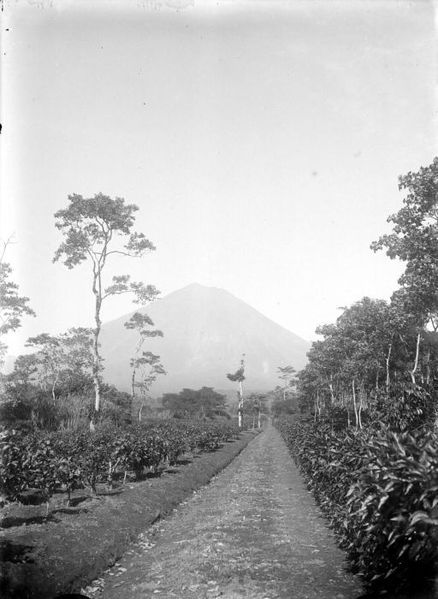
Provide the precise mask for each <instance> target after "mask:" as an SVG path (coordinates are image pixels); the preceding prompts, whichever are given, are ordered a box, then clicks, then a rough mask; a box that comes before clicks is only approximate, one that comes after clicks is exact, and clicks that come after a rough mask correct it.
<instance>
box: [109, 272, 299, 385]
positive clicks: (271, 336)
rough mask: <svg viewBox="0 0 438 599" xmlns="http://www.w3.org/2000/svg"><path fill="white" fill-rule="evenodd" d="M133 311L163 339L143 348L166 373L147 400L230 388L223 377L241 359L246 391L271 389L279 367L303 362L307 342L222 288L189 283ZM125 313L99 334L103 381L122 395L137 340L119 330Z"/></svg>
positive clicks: (276, 381)
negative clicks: (170, 393) (187, 390)
mask: <svg viewBox="0 0 438 599" xmlns="http://www.w3.org/2000/svg"><path fill="white" fill-rule="evenodd" d="M138 311H139V312H145V313H147V314H148V315H149V316H150V317H151V318H152V320H153V321H154V323H155V326H156V327H157V328H159V329H161V330H162V331H163V333H164V337H163V338H159V337H158V338H154V339H147V340H146V342H145V346H144V349H145V350H149V351H152V352H154V353H157V354H159V355H160V356H161V359H162V362H163V365H164V367H165V369H166V370H167V373H168V374H167V376H162V377H160V378H159V379H158V380H157V381H156V383H155V384H154V386H153V388H152V389H151V392H152V393H153V394H159V393H163V392H168V391H179V390H180V389H181V388H183V387H191V388H199V387H201V386H203V385H205V386H210V387H215V388H216V389H223V390H227V389H234V388H235V384H234V383H231V382H230V381H229V380H228V379H227V378H226V373H228V372H234V371H235V370H237V368H238V367H239V362H240V359H241V356H242V353H245V355H246V358H245V360H246V371H245V375H246V379H247V380H246V387H247V389H253V390H258V389H259V390H269V389H273V388H274V387H275V386H276V385H277V384H278V377H277V372H276V370H277V367H278V366H284V365H286V364H292V365H293V366H294V367H295V368H296V369H297V370H298V369H300V368H302V367H303V366H304V365H305V363H306V352H307V351H308V349H309V347H310V344H309V343H308V342H307V341H305V340H304V339H301V338H300V337H298V336H297V335H295V334H294V333H291V332H290V331H288V330H286V329H284V328H283V327H281V326H280V325H278V324H276V323H275V322H273V321H272V320H270V319H269V318H267V317H266V316H263V314H261V313H260V312H258V311H257V310H255V309H254V308H252V307H251V306H249V305H248V304H246V303H245V302H243V301H242V300H240V299H238V298H236V297H234V296H233V295H231V293H228V292H227V291H224V290H223V289H218V288H215V287H204V286H202V285H199V284H197V283H194V284H192V285H188V286H187V287H184V288H183V289H180V290H178V291H174V292H173V293H170V294H169V295H167V296H165V297H164V298H162V299H160V300H158V301H156V302H155V303H153V304H151V305H150V306H148V307H147V308H142V309H140V310H138ZM130 315H131V314H127V315H126V316H123V317H121V318H118V319H116V320H113V321H111V322H108V323H105V324H104V325H103V327H102V336H101V341H102V355H103V357H104V358H105V363H104V365H105V375H104V376H105V379H106V380H107V381H108V382H110V383H113V384H115V385H116V386H117V387H119V388H120V389H125V390H128V388H129V379H130V374H129V360H130V357H131V356H132V353H133V350H134V348H135V345H136V340H137V333H136V332H133V331H130V330H126V329H125V328H124V326H123V324H124V323H125V322H126V321H127V320H128V319H129V317H130Z"/></svg>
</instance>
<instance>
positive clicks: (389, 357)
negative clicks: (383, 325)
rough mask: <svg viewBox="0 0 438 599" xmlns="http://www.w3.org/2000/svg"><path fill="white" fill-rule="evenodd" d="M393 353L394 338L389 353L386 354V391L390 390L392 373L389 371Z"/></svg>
mask: <svg viewBox="0 0 438 599" xmlns="http://www.w3.org/2000/svg"><path fill="white" fill-rule="evenodd" d="M391 353H392V340H391V343H390V344H389V347H388V353H387V354H386V360H385V362H386V381H385V385H386V392H389V387H390V384H391V379H390V373H389V361H390V359H391Z"/></svg>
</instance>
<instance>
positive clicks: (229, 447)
mask: <svg viewBox="0 0 438 599" xmlns="http://www.w3.org/2000/svg"><path fill="white" fill-rule="evenodd" d="M114 432H115V431H110V430H109V429H103V430H100V431H99V430H98V431H96V433H94V438H93V440H94V441H95V444H94V446H93V451H91V452H90V453H87V452H86V450H85V451H83V452H81V453H79V452H78V453H77V454H75V453H74V452H72V451H71V447H72V446H71V445H68V444H67V443H65V444H64V447H63V451H64V454H63V457H62V458H61V457H60V456H59V452H56V451H55V449H57V448H58V447H59V445H57V444H56V443H57V442H59V437H60V435H61V436H62V435H64V437H65V433H56V434H47V435H43V436H35V437H32V435H30V436H29V435H27V436H23V437H20V436H18V437H17V436H16V435H13V436H12V437H10V438H9V439H8V441H7V442H5V445H4V447H3V452H4V461H3V470H2V484H3V492H4V493H8V494H9V497H10V498H13V497H21V498H22V499H23V495H21V494H22V493H24V497H27V495H32V493H33V494H34V495H36V496H38V493H36V492H35V491H32V493H29V494H26V490H28V488H29V487H32V489H35V487H39V490H40V493H41V494H42V495H43V496H44V497H45V498H46V499H47V500H48V502H44V503H42V504H41V505H40V506H23V505H19V504H18V503H17V502H12V503H7V504H6V506H5V507H4V508H3V509H2V511H1V515H0V517H1V520H0V523H1V526H2V531H1V532H0V550H1V554H2V555H1V557H2V565H1V568H0V569H1V596H2V597H11V598H12V597H14V598H18V597H20V598H23V599H24V598H39V597H52V596H55V594H56V593H59V592H61V591H66V590H72V589H75V590H78V589H80V587H81V586H83V585H84V584H86V583H87V581H89V580H91V579H92V578H93V577H94V576H96V575H98V574H99V573H100V572H101V571H102V570H103V569H104V568H105V567H107V566H108V565H110V564H111V563H113V562H114V561H115V559H117V557H119V556H120V555H121V554H122V553H123V551H124V550H125V549H126V547H127V545H128V543H129V542H130V540H133V539H134V538H135V537H136V536H137V535H138V534H139V533H140V532H142V531H143V530H144V529H145V528H147V526H150V524H151V523H152V522H154V521H155V520H156V519H157V518H158V517H162V516H163V515H165V514H166V513H168V512H169V511H171V510H172V509H173V508H174V507H175V506H176V505H177V504H178V503H179V502H181V501H182V500H183V499H184V498H185V497H186V496H187V495H188V494H190V493H191V492H192V491H193V490H194V489H197V488H198V487H199V486H201V485H203V484H206V483H207V482H208V481H209V480H210V478H211V477H212V476H213V475H214V474H216V473H217V472H218V471H219V470H221V469H222V468H223V467H224V466H226V465H227V464H228V463H229V462H230V461H231V460H232V459H233V458H234V457H235V456H236V455H237V454H238V453H239V452H240V451H241V450H242V448H243V447H244V446H245V445H246V444H247V443H248V442H249V441H250V440H251V439H252V438H253V436H254V433H252V432H246V433H245V432H244V433H240V434H239V433H238V431H237V430H236V429H235V428H234V427H230V426H228V425H226V426H216V425H213V426H212V425H206V426H202V425H200V426H198V427H197V431H196V434H195V432H194V431H190V427H189V425H187V424H186V423H173V425H169V424H168V425H167V426H166V424H163V423H153V424H149V425H148V426H146V427H144V430H143V433H144V436H143V441H142V436H141V435H138V436H136V437H135V439H136V445H135V453H133V452H134V447H133V445H132V439H131V437H130V436H129V432H130V431H128V430H125V431H124V433H123V435H122V436H119V437H117V435H115V434H114ZM131 432H132V431H131ZM158 433H160V436H159V435H158ZM166 434H167V435H168V436H167V437H166ZM69 435H70V436H73V437H74V439H75V440H76V443H77V445H78V446H80V447H82V446H81V444H80V442H81V439H82V437H81V435H80V434H75V435H72V434H70V433H69ZM69 435H67V437H68V436H69ZM154 435H155V437H154ZM172 435H173V437H172ZM89 437H90V434H89V433H87V436H86V438H89ZM92 437H93V436H92ZM171 437H172V438H173V441H171V440H170V439H171ZM130 439H131V444H130V445H129V444H128V441H129V440H130ZM152 439H155V443H152V441H151V440H152ZM166 439H167V443H166ZM98 440H101V441H102V443H98V442H97V441H98ZM178 440H179V441H178ZM195 440H196V443H195ZM122 441H123V443H122ZM158 441H159V442H158ZM37 446H38V447H39V450H38V449H35V448H36V447H37ZM41 447H42V448H43V449H41ZM121 447H122V448H123V452H124V453H122V452H121V449H120V448H121ZM151 447H153V448H154V451H152V450H151V449H150V448H151ZM99 448H101V449H99ZM157 448H161V451H160V452H159V451H158V449H157ZM82 449H83V447H82ZM128 449H129V451H130V453H128ZM170 450H171V452H170ZM115 451H118V452H119V453H118V454H117V455H118V456H119V461H118V462H117V460H114V456H115V454H114V452H115ZM68 452H70V453H68ZM157 453H159V457H158V456H157ZM96 455H97V456H98V457H99V458H100V459H96ZM134 455H135V457H136V459H135V460H134V458H133V456H134ZM108 457H109V458H110V459H111V460H112V462H111V469H110V468H109V461H108ZM79 458H81V459H79ZM140 458H141V459H140ZM66 460H67V465H68V467H69V469H68V470H66V469H65V464H66ZM129 460H131V461H129ZM116 462H117V465H114V464H115V463H116ZM134 466H136V468H134ZM26 468H27V471H26ZM42 468H44V470H42ZM50 468H51V470H50ZM125 468H128V469H127V471H126V472H125ZM66 471H67V472H70V473H73V474H74V476H70V477H64V478H61V477H60V476H59V472H60V473H61V474H62V473H64V472H66ZM26 472H27V474H26V476H27V480H28V481H29V482H26V481H25V477H24V475H23V473H26ZM20 473H21V474H20ZM43 474H44V476H43ZM109 474H110V476H108V475H109ZM31 475H32V476H31ZM68 484H70V489H68ZM67 491H68V492H67Z"/></svg>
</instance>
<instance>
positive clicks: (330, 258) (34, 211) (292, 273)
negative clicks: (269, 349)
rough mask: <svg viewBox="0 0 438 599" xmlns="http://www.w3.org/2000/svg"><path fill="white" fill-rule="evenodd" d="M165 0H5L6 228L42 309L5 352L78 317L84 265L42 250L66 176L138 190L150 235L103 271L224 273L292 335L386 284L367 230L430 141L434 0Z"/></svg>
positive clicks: (171, 284)
mask: <svg viewBox="0 0 438 599" xmlns="http://www.w3.org/2000/svg"><path fill="white" fill-rule="evenodd" d="M167 4H168V5H170V8H169V6H166V3H165V2H153V1H143V0H140V1H139V2H132V3H131V2H126V1H124V2H123V3H121V2H120V3H117V2H111V3H109V2H104V1H100V2H97V1H94V2H93V1H87V2H75V3H73V2H68V1H58V2H57V1H54V2H51V3H49V2H45V3H44V2H42V3H30V2H27V1H26V2H25V1H24V0H23V1H21V0H19V1H18V2H12V1H10V2H8V1H7V0H6V4H5V12H4V19H3V25H2V27H3V29H2V54H3V56H2V63H3V65H2V66H3V75H2V79H3V81H2V113H3V116H2V122H3V135H2V163H1V166H2V173H1V187H2V189H1V201H2V204H1V236H2V238H3V239H5V238H7V237H9V236H10V235H12V234H13V235H14V241H15V242H16V243H14V244H13V245H11V246H10V247H9V248H8V252H7V260H8V261H9V262H10V263H11V264H12V265H13V268H14V274H13V278H14V280H15V281H16V282H17V283H18V284H19V285H20V292H21V293H22V294H24V295H27V296H29V297H30V300H31V306H32V307H33V308H34V310H35V311H36V312H37V318H35V319H31V318H26V319H25V320H24V321H23V327H22V328H21V329H20V330H19V331H18V332H17V333H15V334H14V336H13V337H9V338H8V340H7V341H8V343H9V346H10V351H11V353H13V354H17V353H19V352H20V351H21V350H22V346H23V343H24V341H25V340H26V339H27V338H28V337H29V336H30V335H35V334H37V333H40V332H50V333H57V332H62V331H65V330H66V329H67V328H69V327H71V326H79V325H84V326H91V325H92V315H93V300H92V294H91V289H90V285H91V279H90V271H89V266H88V265H84V266H81V267H80V268H77V269H74V270H67V269H66V268H65V267H64V266H63V265H62V264H60V263H57V264H53V263H52V257H53V254H54V251H55V249H56V248H57V246H58V245H59V243H60V242H61V236H60V233H59V232H58V231H57V230H56V229H55V227H54V218H53V214H54V212H55V211H56V210H58V209H60V208H63V207H65V206H66V205H67V202H68V199H67V196H68V194H71V193H79V194H82V195H84V196H85V197H90V196H92V195H94V194H95V193H97V192H103V193H105V194H108V195H110V196H112V197H115V196H121V197H124V198H125V199H126V201H127V202H129V203H136V204H137V205H138V206H139V207H140V210H139V212H138V213H137V229H138V230H140V231H143V232H144V233H145V234H147V236H148V237H149V238H150V239H151V240H152V241H153V242H154V243H155V245H156V246H157V251H156V252H154V253H152V254H150V255H149V256H147V257H145V258H143V259H141V260H137V261H136V260H130V259H124V260H123V259H120V260H119V262H117V264H114V269H113V270H111V269H110V270H109V271H108V275H112V274H114V273H119V274H122V273H130V274H131V275H132V277H133V278H134V279H138V280H143V281H145V282H146V283H152V284H155V285H156V286H157V287H158V288H159V289H160V290H161V291H162V294H163V295H165V294H167V293H169V292H171V291H174V290H175V289H178V288H180V287H183V286H185V285H187V284H189V283H192V282H195V281H196V282H198V283H201V284H205V285H209V286H215V287H221V288H224V289H227V290H228V291H230V292H231V293H233V294H234V295H236V296H238V297H240V298H241V299H243V300H244V301H246V302H248V303H249V304H251V305H252V306H254V307H255V308H257V309H258V310H260V311H261V312H263V313H264V314H265V315H266V316H268V317H270V318H272V319H273V320H275V321H276V322H278V323H280V324H281V325H283V326H285V327H286V328H288V329H290V330H291V331H293V332H295V333H297V334H298V335H300V336H302V337H304V338H306V339H313V338H314V337H315V335H314V330H315V328H316V326H317V325H318V324H321V323H325V322H331V321H333V320H334V319H335V318H336V317H337V315H339V310H338V307H339V306H345V305H349V304H351V303H353V302H354V301H357V300H359V299H360V298H361V297H363V296H364V295H368V296H371V297H383V298H389V296H390V295H391V292H392V291H393V290H394V289H395V287H396V284H397V283H396V281H397V278H398V276H399V274H400V272H401V266H400V265H399V264H397V263H394V262H391V261H390V260H389V258H387V257H385V256H384V255H383V254H377V255H376V254H374V253H373V252H372V251H371V250H370V249H369V245H370V243H371V242H372V241H373V240H375V239H376V238H377V237H378V236H379V235H381V234H382V233H384V232H386V231H388V230H389V226H388V225H387V223H386V218H387V216H388V215H389V214H391V213H392V212H395V211H397V210H398V208H399V207H400V205H401V201H402V196H401V195H400V193H399V191H398V187H397V183H398V176H399V175H401V174H404V173H406V172H408V171H409V170H417V169H418V168H419V167H420V166H422V165H427V164H430V163H431V161H432V159H433V157H434V155H435V154H436V139H437V138H436V134H437V128H436V121H435V122H434V119H436V110H437V105H436V97H435V90H434V77H435V73H436V63H435V51H436V48H435V31H434V24H435V21H434V5H433V2H428V1H422V2H407V1H404V2H398V1H396V0H391V1H389V2H379V1H378V0H372V1H371V2H365V1H360V0H359V1H351V0H348V1H345V2H327V1H324V2H317V1H312V2H310V1H301V2H294V1H291V2H276V1H273V0H269V2H264V1H255V2H254V1H253V2H239V1H236V2H228V3H224V2H214V3H207V2H202V3H201V2H190V1H187V2H177V1H176V0H172V1H171V2H170V1H169V2H168V3H167ZM41 5H44V8H41ZM178 5H179V6H184V5H186V7H185V8H180V9H176V8H175V6H178ZM130 310H132V304H131V302H130V300H129V298H127V297H125V298H118V299H116V300H108V303H107V304H106V305H104V308H103V314H102V315H103V320H110V319H112V318H115V317H117V316H120V315H122V314H124V313H126V312H129V311H130Z"/></svg>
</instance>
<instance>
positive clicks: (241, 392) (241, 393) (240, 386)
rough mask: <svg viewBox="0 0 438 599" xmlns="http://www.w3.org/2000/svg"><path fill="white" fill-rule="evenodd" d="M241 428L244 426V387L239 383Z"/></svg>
mask: <svg viewBox="0 0 438 599" xmlns="http://www.w3.org/2000/svg"><path fill="white" fill-rule="evenodd" d="M238 418H239V428H242V426H243V385H242V381H239V407H238Z"/></svg>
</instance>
